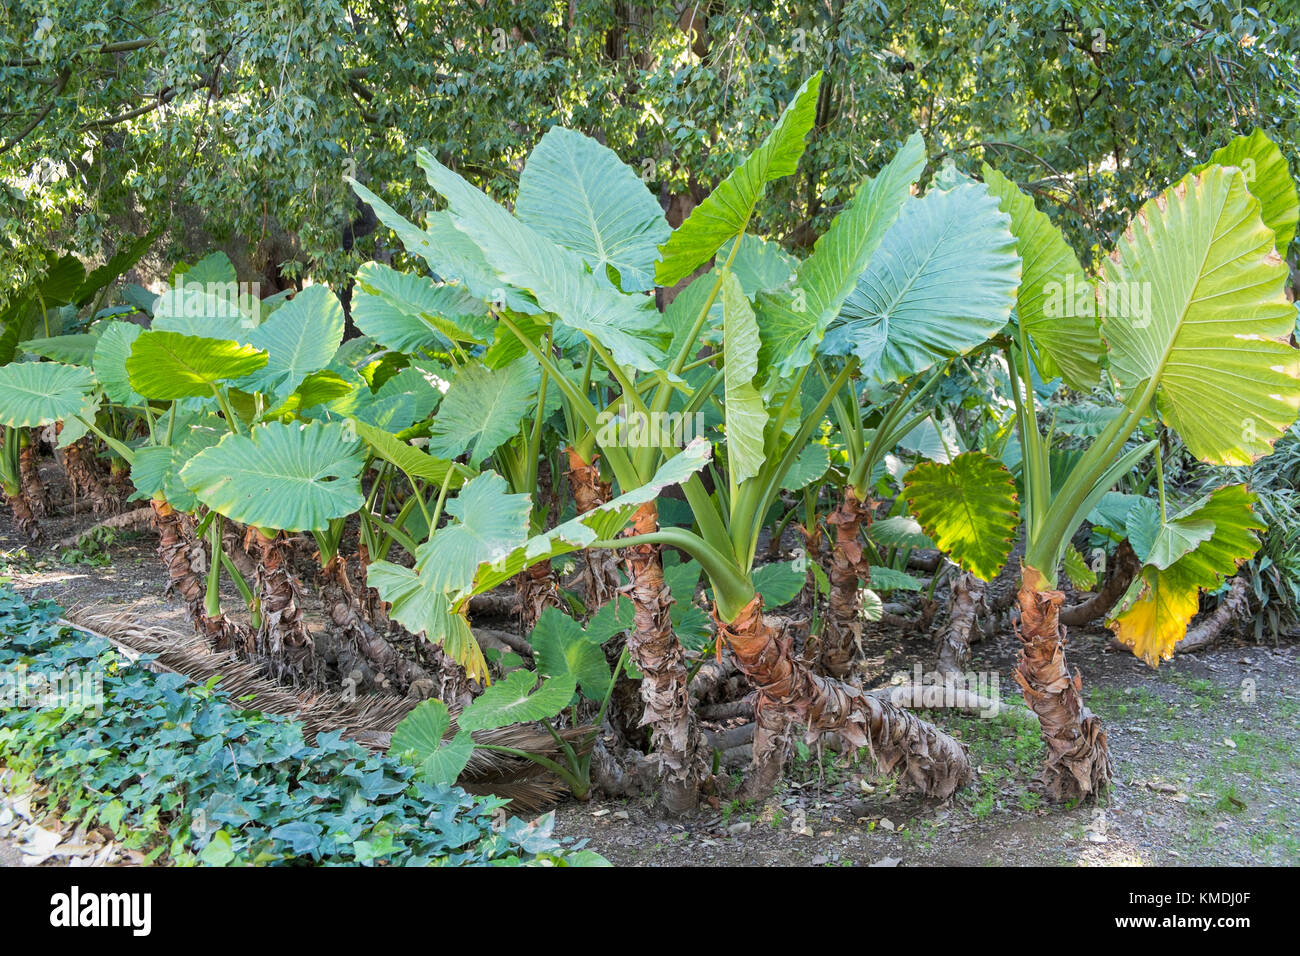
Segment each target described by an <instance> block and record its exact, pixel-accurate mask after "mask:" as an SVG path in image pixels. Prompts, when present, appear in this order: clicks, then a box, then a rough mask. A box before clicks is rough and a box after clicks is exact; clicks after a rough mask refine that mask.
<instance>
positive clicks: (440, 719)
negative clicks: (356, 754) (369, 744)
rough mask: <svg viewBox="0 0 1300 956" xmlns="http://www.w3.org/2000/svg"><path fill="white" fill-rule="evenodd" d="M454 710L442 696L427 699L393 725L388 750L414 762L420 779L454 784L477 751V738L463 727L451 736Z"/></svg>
mask: <svg viewBox="0 0 1300 956" xmlns="http://www.w3.org/2000/svg"><path fill="white" fill-rule="evenodd" d="M450 729H451V713H450V712H449V711H448V710H447V705H446V704H444V703H443V702H442V701H440V700H425V701H421V702H420V703H418V704H416V705H415V707H414V708H412V710H411V712H410V713H409V714H407V715H406V716H405V717H403V718H402V719H401V721H400V722H399V723H398V725H397V726H396V727H394V728H393V737H392V740H391V741H390V742H389V745H388V752H389V754H391V755H392V756H394V757H397V758H399V759H401V760H404V761H406V762H407V763H410V764H413V765H414V766H415V768H416V773H417V775H418V776H419V777H420V779H421V780H424V781H426V782H428V783H445V784H453V783H455V782H456V778H457V777H459V776H460V772H461V771H462V770H464V769H465V764H467V763H469V758H470V755H471V754H473V753H474V738H473V737H471V736H470V733H469V731H468V730H462V731H460V733H458V734H456V735H455V736H454V737H452V738H451V739H450V740H447V739H445V738H446V735H447V732H448V731H449V730H450Z"/></svg>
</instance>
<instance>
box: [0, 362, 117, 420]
mask: <svg viewBox="0 0 1300 956" xmlns="http://www.w3.org/2000/svg"><path fill="white" fill-rule="evenodd" d="M94 387H95V376H94V374H93V373H92V372H91V371H90V369H88V368H82V367H81V366H79V365H61V364H59V363H58V362H11V363H10V364H8V365H5V366H2V367H0V424H2V425H7V426H9V427H10V428H30V427H33V426H37V425H49V424H52V423H54V422H60V421H63V420H64V419H67V418H71V417H72V416H74V415H76V414H77V413H79V412H80V411H81V409H82V406H83V405H84V404H85V403H86V398H87V397H88V395H89V393H90V392H91V390H92V389H93V388H94Z"/></svg>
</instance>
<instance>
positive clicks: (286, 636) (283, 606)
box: [245, 528, 315, 682]
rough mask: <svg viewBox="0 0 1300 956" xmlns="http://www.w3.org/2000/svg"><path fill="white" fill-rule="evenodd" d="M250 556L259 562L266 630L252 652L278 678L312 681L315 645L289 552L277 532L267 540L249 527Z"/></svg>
mask: <svg viewBox="0 0 1300 956" xmlns="http://www.w3.org/2000/svg"><path fill="white" fill-rule="evenodd" d="M245 540H246V542H247V545H248V553H249V555H250V557H252V558H253V560H254V561H256V562H257V591H258V594H259V595H260V596H261V605H262V627H261V629H260V630H259V631H258V632H257V634H256V635H255V641H254V646H253V647H252V649H251V650H252V653H253V654H254V655H255V656H257V657H260V658H263V659H265V660H266V661H267V662H268V664H269V665H270V667H271V670H272V672H273V673H274V674H275V676H276V677H280V678H288V679H289V680H292V681H294V682H308V681H309V680H310V678H311V677H312V674H313V672H314V663H315V662H314V660H313V654H312V651H313V646H312V639H311V635H310V634H309V633H308V632H307V625H306V623H305V622H304V621H303V615H302V596H301V589H300V588H299V586H298V583H297V582H296V581H295V580H294V579H293V575H291V574H290V573H289V569H288V568H287V567H286V564H287V558H288V549H287V548H286V547H285V544H284V539H283V538H282V537H281V536H280V535H279V534H278V533H277V534H275V535H274V536H273V537H270V538H268V537H266V536H265V535H263V534H262V533H261V531H259V530H257V529H256V528H249V529H248V535H247V538H246V539H245Z"/></svg>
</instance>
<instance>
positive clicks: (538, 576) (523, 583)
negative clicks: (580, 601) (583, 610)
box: [515, 561, 564, 634]
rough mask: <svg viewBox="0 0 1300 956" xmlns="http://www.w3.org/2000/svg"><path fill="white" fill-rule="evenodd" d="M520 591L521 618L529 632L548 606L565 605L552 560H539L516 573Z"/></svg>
mask: <svg viewBox="0 0 1300 956" xmlns="http://www.w3.org/2000/svg"><path fill="white" fill-rule="evenodd" d="M515 587H516V588H517V589H518V591H519V620H520V623H521V624H522V626H523V629H524V633H525V634H527V633H528V632H529V631H531V630H532V629H533V628H534V627H536V626H537V619H538V618H540V617H541V616H542V611H544V610H545V609H546V608H548V607H558V608H563V607H564V599H563V598H561V597H560V582H559V581H557V580H556V578H555V567H554V566H553V565H552V564H551V562H550V561H539V562H538V563H537V564H534V565H533V566H532V567H530V568H528V569H527V570H525V571H521V572H520V573H519V574H516V575H515Z"/></svg>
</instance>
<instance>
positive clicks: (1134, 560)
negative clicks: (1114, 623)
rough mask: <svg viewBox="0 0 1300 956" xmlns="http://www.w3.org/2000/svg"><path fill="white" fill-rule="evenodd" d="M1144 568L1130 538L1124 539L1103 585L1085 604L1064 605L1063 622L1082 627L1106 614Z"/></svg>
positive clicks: (1116, 551)
mask: <svg viewBox="0 0 1300 956" xmlns="http://www.w3.org/2000/svg"><path fill="white" fill-rule="evenodd" d="M1141 570H1142V562H1141V561H1139V560H1138V556H1137V555H1136V554H1135V553H1134V552H1133V548H1132V546H1131V545H1130V544H1129V543H1128V542H1127V541H1122V542H1120V546H1119V547H1118V548H1117V549H1116V550H1115V559H1114V560H1113V561H1111V563H1110V567H1109V568H1107V569H1106V579H1105V580H1104V581H1103V582H1102V584H1101V587H1100V588H1098V589H1097V592H1096V593H1095V594H1093V595H1091V596H1090V597H1088V598H1087V599H1086V600H1084V601H1083V602H1082V603H1080V604H1076V605H1074V606H1073V607H1066V608H1061V623H1062V624H1064V625H1065V626H1066V627H1082V626H1083V625H1085V624H1087V623H1089V622H1090V621H1095V620H1097V619H1098V618H1102V617H1105V616H1106V615H1107V614H1109V613H1110V609H1111V608H1113V607H1114V606H1115V605H1116V604H1117V603H1119V599H1120V598H1122V597H1123V596H1124V592H1126V591H1127V590H1128V586H1129V585H1130V584H1132V583H1133V579H1134V578H1135V577H1137V575H1138V572H1139V571H1141Z"/></svg>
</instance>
